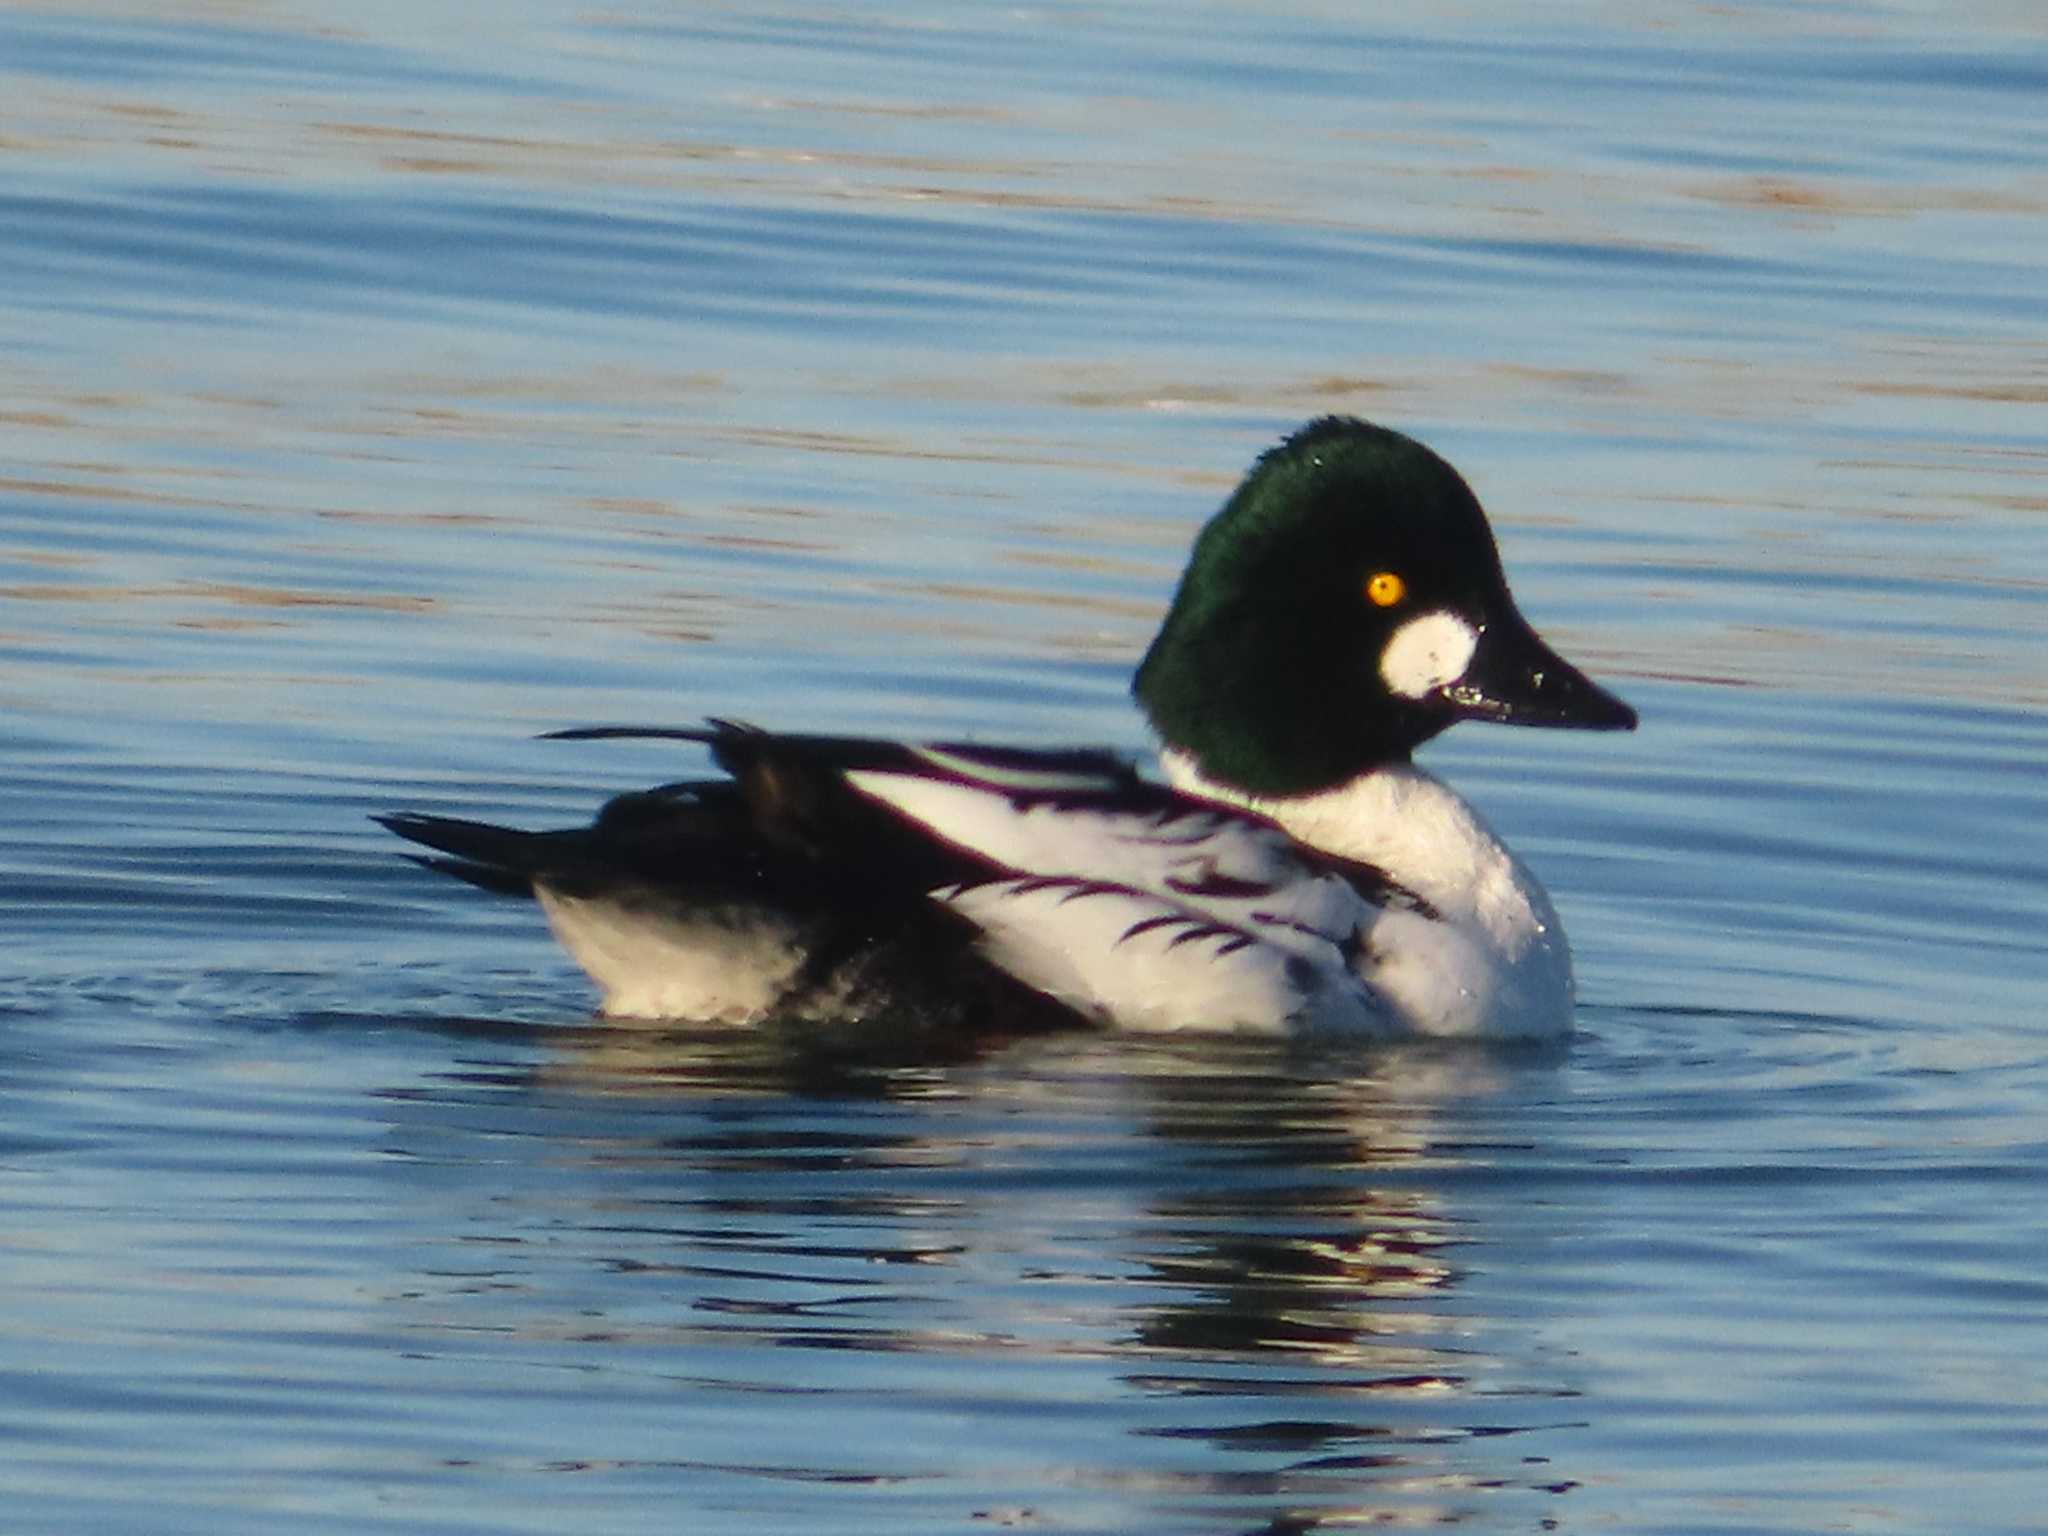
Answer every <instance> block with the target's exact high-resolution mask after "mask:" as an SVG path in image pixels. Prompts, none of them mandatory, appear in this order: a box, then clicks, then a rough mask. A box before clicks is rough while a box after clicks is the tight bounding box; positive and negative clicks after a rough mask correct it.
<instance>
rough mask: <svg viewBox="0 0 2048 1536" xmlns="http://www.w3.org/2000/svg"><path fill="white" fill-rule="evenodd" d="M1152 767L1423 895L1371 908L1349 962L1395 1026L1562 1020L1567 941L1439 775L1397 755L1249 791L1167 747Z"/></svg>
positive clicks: (1531, 883) (1530, 1032)
mask: <svg viewBox="0 0 2048 1536" xmlns="http://www.w3.org/2000/svg"><path fill="white" fill-rule="evenodd" d="M1163 765H1164V767H1165V769H1166V773H1167V777H1168V778H1169V779H1171V780H1172V781H1173V783H1174V785H1175V787H1176V788H1178V789H1181V790H1183V791H1184V792H1186V793H1188V794H1193V795H1201V796H1204V797H1206V798H1209V799H1214V800H1221V801H1223V802H1225V803H1226V804H1234V805H1242V806H1244V807H1246V808H1247V809H1249V810H1254V811H1257V812H1259V813H1260V814H1261V815H1264V816H1268V817H1270V818H1272V819H1273V820H1274V821H1276V822H1278V823H1279V824H1280V825H1281V826H1282V827H1284V828H1285V829H1286V830H1287V832H1288V834H1289V835H1290V836H1291V837H1293V838H1295V839H1296V840H1297V841H1299V842H1302V843H1305V844H1307V845H1309V846H1310V847H1313V848H1319V849H1322V850H1324V851H1326V852H1329V853H1334V854H1336V855H1338V856H1339V857H1341V858H1346V859H1354V860H1358V861H1360V862H1362V863H1366V864H1371V865H1373V866H1375V867H1376V868H1379V869H1381V870H1384V871H1385V872H1386V873H1387V874H1388V875H1389V876H1390V877H1392V878H1393V879H1394V880H1396V881H1397V882H1399V883H1400V884H1401V885H1402V886H1404V887H1406V888H1407V889H1408V890H1410V891H1412V892H1414V893H1415V894H1416V895H1417V896H1419V897H1421V898H1422V899H1423V901H1425V902H1427V903H1428V905H1429V907H1430V909H1431V910H1430V912H1429V913H1423V912H1414V911H1405V910H1400V909H1398V908H1392V909H1388V910H1386V911H1384V912H1381V913H1379V914H1378V916H1377V918H1376V920H1375V921H1374V922H1373V924H1372V926H1371V929H1370V930H1369V932H1368V934H1367V938H1366V944H1365V947H1364V951H1363V953H1361V954H1360V956H1359V958H1358V962H1357V965H1358V969H1359V972H1360V975H1361V976H1362V977H1363V978H1364V980H1365V981H1366V982H1367V983H1368V984H1369V985H1370V986H1372V987H1373V988H1374V989H1376V990H1377V991H1379V992H1380V993H1382V994H1383V995H1384V996H1385V997H1386V998H1387V1000H1388V1002H1389V1003H1390V1005H1391V1006H1392V1009H1393V1010H1394V1012H1395V1013H1396V1014H1397V1015H1398V1017H1399V1018H1400V1019H1401V1021H1402V1022H1403V1023H1404V1024H1405V1025H1406V1027H1407V1028H1409V1029H1411V1030H1413V1031H1415V1032H1417V1033H1421V1034H1429V1035H1486V1036H1494V1037H1503V1038H1536V1037H1551V1036H1556V1035H1561V1034H1564V1033H1565V1032H1567V1031H1568V1030H1569V1029H1570V1028H1571V1017H1572V969H1571V951H1570V949H1569V947H1568V946H1567V945H1566V943H1565V937H1564V929H1563V928H1562V926H1561V925H1560V924H1559V922H1558V919H1557V912H1556V910H1555V909H1554V908H1553V907H1552V906H1551V904H1550V898H1549V896H1548V895H1547V894H1545V892H1544V890H1543V887H1542V885H1541V884H1539V883H1538V881H1537V879H1536V877H1535V875H1534V874H1532V873H1531V872H1530V871H1529V869H1528V867H1527V866H1526V865H1524V864H1523V863H1522V861H1521V860H1520V859H1518V858H1516V857H1515V855H1514V854H1513V853H1512V852H1511V851H1509V849H1508V848H1507V846H1506V845H1505V844H1504V843H1502V842H1501V840H1500V839H1499V838H1498V837H1497V836H1495V835H1494V832H1493V829H1492V828H1490V827H1488V826H1487V825H1486V822H1485V821H1484V820H1483V819H1482V818H1481V817H1480V815H1479V813H1478V812H1477V811H1475V810H1473V809H1472V807H1471V806H1470V805H1468V804H1466V803H1465V801H1464V800H1463V799H1461V798H1460V797H1459V796H1458V794H1457V793H1456V792H1455V791H1454V790H1452V789H1451V788H1450V787H1449V786H1448V785H1446V784H1445V783H1443V782H1442V781H1441V780H1439V779H1437V778H1434V777H1432V776H1431V775H1430V774H1427V773H1425V772H1423V771H1422V770H1421V769H1420V768H1417V767H1415V766H1413V765H1412V764H1401V765H1398V766H1394V767H1388V768H1382V769H1378V770H1375V771H1374V772H1372V773H1368V774H1364V775H1361V776H1360V777H1359V778H1356V779H1353V780H1352V781H1351V782H1349V783H1348V784H1343V785H1340V786H1339V787H1338V788H1336V789H1332V790H1326V791H1324V792H1322V793H1320V794H1314V795H1302V796H1296V797H1291V798H1286V799H1273V800H1263V799H1259V798H1257V797H1255V796H1250V795H1243V794H1239V793H1237V792H1236V791H1233V790H1230V789H1228V788H1226V787H1224V786H1221V785H1216V784H1212V783H1210V782H1209V781H1208V780H1206V779H1205V778H1203V777H1202V775H1201V773H1200V771H1199V770H1198V769H1196V768H1195V766H1194V764H1193V763H1192V762H1191V761H1189V760H1188V759H1187V758H1186V757H1185V756H1184V755H1182V754H1180V753H1178V752H1168V753H1166V754H1165V757H1164V759H1163Z"/></svg>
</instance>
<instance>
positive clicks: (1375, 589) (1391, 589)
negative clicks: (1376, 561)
mask: <svg viewBox="0 0 2048 1536" xmlns="http://www.w3.org/2000/svg"><path fill="white" fill-rule="evenodd" d="M1365 595H1366V597H1367V598H1368V599H1369V600H1371V602H1372V603H1373V604H1374V606H1376V607H1380V608H1391V607H1393V606H1394V604H1396V603H1398V602H1399V601H1401V599H1402V598H1404V597H1406V596H1407V595H1408V583H1407V582H1405V581H1403V580H1402V579H1401V578H1400V577H1398V576H1396V575H1395V574H1394V573H1393V572H1392V571H1374V572H1373V573H1372V575H1370V576H1368V577H1367V578H1366V582H1365Z"/></svg>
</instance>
